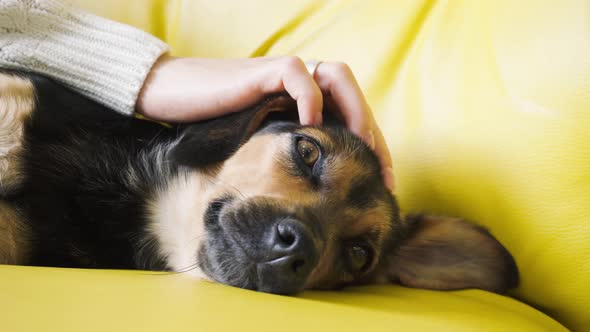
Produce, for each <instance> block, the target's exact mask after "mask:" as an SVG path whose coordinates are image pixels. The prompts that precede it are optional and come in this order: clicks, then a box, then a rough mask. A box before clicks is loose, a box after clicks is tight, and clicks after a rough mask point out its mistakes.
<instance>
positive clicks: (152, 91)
mask: <svg viewBox="0 0 590 332" xmlns="http://www.w3.org/2000/svg"><path fill="white" fill-rule="evenodd" d="M278 92H287V93H288V94H289V95H290V96H291V97H292V98H293V99H295V100H296V101H297V108H298V112H299V118H300V121H301V124H303V125H313V124H317V125H319V124H321V122H322V105H323V97H324V96H329V97H330V98H331V100H332V101H333V102H334V103H335V105H336V107H337V108H338V110H339V111H340V112H341V113H342V115H343V117H344V120H345V122H346V125H347V127H348V129H349V130H350V131H352V132H353V133H354V134H356V135H357V136H359V137H361V138H362V139H363V140H364V141H365V142H366V143H367V144H368V145H369V146H371V148H372V149H374V151H375V153H376V154H377V156H378V157H379V160H380V162H381V168H382V172H383V177H384V180H385V184H386V186H387V187H388V188H389V189H390V190H393V186H394V180H393V169H392V161H391V156H390V154H389V150H388V149H387V145H386V144H385V139H384V138H383V134H382V133H381V131H380V130H379V127H378V126H377V124H376V122H375V120H374V118H373V115H372V112H371V109H370V107H369V105H368V104H367V102H366V100H365V97H364V95H363V93H362V91H361V89H360V87H359V85H358V83H357V81H356V79H355V78H354V75H353V73H352V71H351V70H350V68H349V67H348V66H347V65H346V64H343V63H339V62H322V63H320V64H319V65H318V66H317V68H316V71H315V73H314V77H312V76H311V75H310V74H309V72H308V71H307V68H306V67H305V64H304V63H303V61H301V60H300V59H299V58H297V57H291V56H287V57H260V58H246V59H200V58H176V57H171V56H167V55H165V56H163V57H161V58H160V59H158V61H157V62H156V63H155V64H154V66H153V68H152V69H151V71H150V73H149V75H148V77H147V79H146V82H145V83H144V86H143V88H142V89H141V91H140V93H139V96H138V99H137V105H136V106H137V110H138V111H139V112H140V113H142V114H143V115H145V116H147V117H149V118H151V119H154V120H161V121H169V122H189V121H198V120H204V119H208V118H214V117H219V116H221V115H224V114H227V113H231V112H235V111H239V110H242V109H244V108H246V107H248V106H251V105H254V104H256V103H257V102H259V101H260V100H262V99H263V98H264V97H265V96H266V95H268V94H271V93H278Z"/></svg>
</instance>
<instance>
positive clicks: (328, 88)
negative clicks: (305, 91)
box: [314, 62, 375, 148]
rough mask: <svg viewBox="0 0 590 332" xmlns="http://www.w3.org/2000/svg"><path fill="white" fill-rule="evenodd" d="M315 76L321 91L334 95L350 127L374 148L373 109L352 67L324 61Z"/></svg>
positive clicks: (333, 97)
mask: <svg viewBox="0 0 590 332" xmlns="http://www.w3.org/2000/svg"><path fill="white" fill-rule="evenodd" d="M314 78H315V81H316V82H317V84H318V86H319V87H320V89H321V91H322V92H323V93H326V94H329V95H330V96H331V97H332V99H333V100H334V102H335V103H336V105H337V106H338V109H339V110H340V112H341V113H342V115H343V116H344V120H345V122H346V126H347V127H348V129H349V130H350V131H352V132H353V133H354V134H356V135H357V136H359V137H361V138H362V139H363V140H364V141H365V142H366V143H367V144H369V145H370V146H371V148H374V146H375V145H374V133H372V131H373V128H372V115H371V109H370V108H369V105H368V104H367V102H366V100H365V97H364V95H363V93H362V91H361V88H360V86H359V85H358V83H357V81H356V79H355V78H354V75H353V74H352V71H351V70H350V68H349V67H348V66H347V65H346V64H343V63H339V62H322V63H320V64H319V65H318V67H317V69H316V72H315V77H314Z"/></svg>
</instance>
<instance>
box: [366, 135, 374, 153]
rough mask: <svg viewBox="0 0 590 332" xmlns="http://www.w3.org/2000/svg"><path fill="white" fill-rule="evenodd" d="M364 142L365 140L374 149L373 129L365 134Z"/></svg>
mask: <svg viewBox="0 0 590 332" xmlns="http://www.w3.org/2000/svg"><path fill="white" fill-rule="evenodd" d="M365 142H367V144H369V147H370V148H371V150H375V135H374V134H373V131H372V130H371V131H369V133H368V134H367V136H366V138H365Z"/></svg>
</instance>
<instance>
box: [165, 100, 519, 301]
mask: <svg viewBox="0 0 590 332" xmlns="http://www.w3.org/2000/svg"><path fill="white" fill-rule="evenodd" d="M295 108H296V105H295V103H294V102H293V100H291V99H289V98H286V97H278V98H273V99H270V100H268V101H266V102H265V103H263V104H261V105H259V106H258V107H256V108H254V109H251V110H248V111H245V112H241V113H238V114H234V115H232V116H230V117H226V118H225V119H218V120H213V121H209V122H207V123H205V124H203V125H199V126H195V127H190V128H188V129H187V131H186V134H185V136H184V137H183V139H182V140H181V141H180V142H179V143H178V145H177V148H176V149H175V151H174V158H175V160H176V161H177V162H178V163H180V164H183V165H185V166H189V167H190V168H192V169H194V168H195V167H198V168H199V169H200V171H199V172H198V174H196V173H194V172H192V173H189V175H186V176H184V177H181V178H182V180H181V181H180V182H177V183H176V184H173V185H171V186H170V187H171V188H172V189H169V190H168V191H167V194H162V195H161V196H162V197H160V198H159V200H158V201H159V202H160V203H158V205H157V206H158V211H157V212H154V213H155V214H164V215H166V216H167V221H166V222H165V225H162V224H160V225H155V226H154V228H155V229H157V231H155V232H154V233H155V234H158V235H157V236H158V237H159V240H160V242H161V243H163V244H164V245H163V255H164V256H165V257H166V258H167V261H168V265H169V267H170V268H172V269H174V270H178V271H181V270H183V269H185V268H189V267H190V268H191V269H195V270H196V271H198V272H200V273H201V274H202V275H204V276H205V277H207V278H209V279H212V280H214V281H218V282H221V283H224V284H229V285H233V286H237V287H242V288H248V289H255V290H260V291H264V292H271V293H295V292H299V291H301V290H303V289H334V288H339V287H342V286H346V285H351V284H360V283H383V282H394V281H398V282H401V283H402V284H405V285H408V286H412V287H420V288H431V289H459V288H471V287H473V288H482V289H487V290H492V291H496V292H502V291H504V290H506V289H507V288H510V287H514V286H515V285H516V283H517V280H518V274H517V270H516V266H515V264H514V261H513V259H512V257H511V256H510V254H509V253H508V252H507V251H506V250H505V249H504V247H503V246H502V245H501V244H500V243H499V242H498V241H496V240H495V239H494V238H493V237H492V236H491V235H490V234H489V233H487V232H486V231H484V230H483V229H481V228H479V227H477V226H474V225H471V224H469V223H465V222H463V221H460V220H457V219H452V218H439V217H431V216H417V217H410V218H406V219H403V220H402V219H400V216H399V209H398V206H397V203H396V200H395V198H394V196H393V195H392V194H391V193H390V192H389V191H388V190H387V189H386V187H385V186H384V184H383V179H382V177H381V171H380V166H379V162H378V159H377V157H376V156H375V155H374V154H373V152H372V151H371V150H370V148H369V147H368V146H367V145H366V144H364V143H363V142H362V141H361V140H360V139H359V138H357V137H356V136H354V135H353V134H351V133H350V132H349V131H347V130H346V128H345V127H344V126H343V125H342V124H340V122H339V121H337V120H335V117H334V119H332V120H331V117H329V116H328V117H327V118H328V119H327V120H326V121H325V126H323V127H312V126H300V125H298V124H297V122H296V121H289V120H286V119H287V118H289V117H291V116H293V115H296V114H297V112H296V110H295ZM274 111H279V112H274ZM195 146H198V147H199V148H198V150H197V151H195ZM179 183H180V184H179ZM195 188H198V189H195ZM187 197H188V198H187ZM178 202H183V203H182V207H181V208H180V209H181V210H182V211H183V212H178V209H179V206H178V204H180V203H178ZM169 205H170V206H173V207H168V208H169V209H173V210H174V209H176V210H175V211H176V212H175V213H176V214H175V215H173V216H171V215H170V214H169V213H167V212H165V211H164V212H163V211H161V210H162V207H164V208H163V209H164V210H166V207H167V206H169ZM157 219H158V218H156V220H157ZM159 219H163V217H160V218H159ZM169 228H176V231H171V230H170V229H169ZM162 234H164V235H162ZM166 234H168V235H166Z"/></svg>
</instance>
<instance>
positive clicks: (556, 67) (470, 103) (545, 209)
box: [65, 0, 590, 331]
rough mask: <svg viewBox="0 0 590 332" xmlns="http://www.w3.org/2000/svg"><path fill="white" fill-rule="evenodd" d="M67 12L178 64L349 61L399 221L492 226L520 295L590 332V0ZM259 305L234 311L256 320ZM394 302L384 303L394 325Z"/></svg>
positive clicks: (106, 5)
mask: <svg viewBox="0 0 590 332" xmlns="http://www.w3.org/2000/svg"><path fill="white" fill-rule="evenodd" d="M74 2H77V3H79V4H80V5H81V6H83V7H85V8H88V9H91V10H93V11H95V12H97V13H99V14H101V15H105V16H107V17H111V18H114V19H118V20H121V21H123V22H125V23H129V24H134V25H136V26H139V27H141V28H143V29H145V30H148V31H151V32H152V33H155V34H157V35H158V36H160V37H162V38H165V39H166V40H167V41H168V42H169V43H170V44H171V46H172V49H173V52H174V53H175V54H177V55H187V56H215V57H244V56H253V55H266V54H269V55H277V54H297V55H300V56H301V57H302V58H306V59H307V58H315V59H323V60H329V59H332V60H341V61H346V62H348V63H349V64H350V65H351V67H352V69H353V71H354V72H355V73H356V74H357V76H358V79H359V82H360V83H361V85H362V87H363V88H364V90H365V91H366V92H367V95H368V98H369V101H370V104H371V105H372V107H373V109H374V110H375V112H376V113H377V118H378V119H379V121H380V125H381V127H382V129H383V130H384V132H385V134H386V136H387V139H388V142H389V144H390V147H391V148H392V153H393V156H394V159H395V171H396V178H397V183H398V188H397V194H398V197H399V198H400V201H401V204H402V207H403V208H405V209H406V210H413V211H430V212H438V213H443V214H450V215H458V216H463V217H466V218H469V219H472V220H475V221H477V222H479V223H481V224H483V225H486V226H487V227H489V228H490V229H491V231H492V233H494V234H495V235H497V237H498V238H499V239H500V240H501V241H502V242H503V243H504V244H506V246H507V247H508V249H509V250H510V251H511V252H512V253H513V254H514V256H515V258H516V260H517V263H518V265H519V267H520V270H521V276H522V285H521V287H520V288H519V289H518V290H516V291H515V292H514V295H515V296H516V297H517V298H520V299H523V300H525V301H526V302H527V303H531V304H533V305H535V306H537V307H538V308H541V309H542V310H544V311H545V312H546V313H548V314H550V315H551V316H552V317H555V318H556V319H558V320H559V321H560V322H562V323H563V324H565V325H566V326H568V327H570V328H572V329H575V330H578V331H582V330H590V316H589V315H587V313H586V310H587V308H590V296H589V294H590V264H589V263H588V257H590V241H589V240H588V239H589V238H590V222H589V221H590V206H589V205H588V202H590V190H588V188H590V130H589V129H590V114H589V113H588V110H589V109H590V61H588V59H590V43H589V42H588V40H589V38H590V29H589V27H590V5H589V4H588V2H587V1H586V0H578V1H576V0H567V1H565V0H564V1H558V2H556V1H552V0H526V1H524V0H523V1H512V0H498V1H491V0H490V1H461V0H456V1H446V2H442V1H441V2H434V1H417V0H416V1H414V0H412V1H409V0H408V1H389V0H382V1H376V0H375V1H363V0H350V1H327V2H323V1H322V2H319V1H309V0H308V1H288V0H283V1H277V0H255V1H241V2H240V1H232V0H225V1H223V0H217V1H205V0H202V1H198V0H194V1H189V0H187V1H180V0H176V1H174V0H170V1H144V0H129V1H118V0H105V1H101V2H93V1H90V0H77V1H74ZM116 275H117V274H115V275H114V276H112V279H109V280H112V282H116V281H115V280H116V277H115V276H116ZM66 276H67V274H66ZM65 278H68V279H69V277H65ZM110 278H111V277H110ZM126 278H131V277H130V276H127V277H126ZM105 287H108V285H107V286H105ZM194 287H196V289H199V291H200V289H201V288H203V289H218V288H209V287H213V286H194ZM219 289H220V288H219ZM199 291H196V292H199ZM378 291H380V292H383V294H389V293H395V294H394V295H397V294H398V292H402V293H403V294H407V296H414V295H412V294H420V295H416V296H419V298H420V301H423V303H420V306H421V305H423V306H425V307H427V308H430V309H433V307H431V302H430V301H436V300H435V299H436V298H437V297H439V296H442V297H445V296H455V295H449V294H453V293H445V295H440V294H438V293H424V292H420V291H414V290H405V289H404V290H402V289H401V288H397V287H396V288H391V290H389V289H388V288H379V289H378ZM223 292H224V296H225V294H226V293H227V294H234V293H235V294H236V295H228V296H234V298H237V297H238V296H240V295H237V294H246V293H241V292H239V291H232V290H224V291H223ZM414 292H416V293H414ZM355 293H361V295H359V301H363V300H362V299H364V298H365V297H364V296H365V295H362V293H363V291H357V292H355ZM460 294H471V295H472V296H473V298H479V297H480V296H483V297H482V299H483V298H485V297H487V296H489V295H488V294H483V293H481V292H471V293H470V292H467V293H460ZM355 295H356V294H355ZM259 296H262V295H254V294H249V293H248V296H244V297H245V299H244V301H250V298H251V299H252V301H253V302H254V303H249V305H252V308H253V309H255V310H256V308H260V310H265V309H263V308H266V307H264V306H265V305H266V304H263V303H262V302H261V303H259V302H257V301H256V300H254V299H262V298H264V299H265V300H266V297H259ZM347 296H349V295H347ZM366 296H369V295H366ZM431 296H432V299H431ZM392 297H393V299H389V300H385V299H384V300H383V301H385V302H387V301H391V302H387V303H388V304H387V305H394V306H395V305H397V306H398V307H396V308H397V309H391V310H402V311H400V312H403V310H404V309H403V306H401V307H399V303H400V302H398V301H399V299H396V298H395V296H392ZM281 299H282V298H281ZM348 299H350V297H348ZM195 301H197V300H195ZM207 301H209V300H207ZM276 301H278V302H277V305H278V303H279V302H281V301H282V300H278V298H277V300H276ZM350 301H352V300H350ZM482 301H484V300H482ZM352 302H354V301H352ZM385 302H383V303H385ZM297 303H298V302H297ZM389 303H391V304H389ZM258 305H260V306H261V307H258ZM384 305H385V304H384ZM469 305H470V303H469V302H466V303H465V310H470V309H469ZM339 307H340V308H344V306H339ZM371 308H374V309H375V311H379V310H380V309H379V308H376V307H375V306H371ZM334 310H335V309H334ZM383 310H390V308H389V307H388V308H387V309H383ZM441 310H443V309H441ZM432 311H436V310H432ZM273 312H274V311H273ZM277 314H280V313H277ZM433 314H436V312H434V313H433ZM481 314H482V319H486V318H484V316H485V315H486V314H487V313H486V311H485V310H484V311H483V312H482V313H481ZM343 316H346V320H345V321H343V322H346V321H347V320H348V319H351V320H354V319H355V318H354V317H351V315H343ZM410 316H411V315H410ZM400 317H401V315H400ZM400 319H401V318H400ZM345 325H346V324H345ZM393 325H395V324H393Z"/></svg>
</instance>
